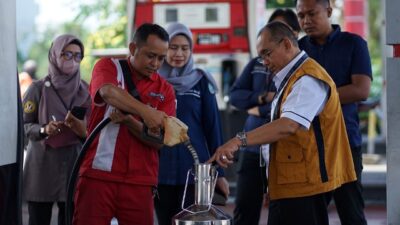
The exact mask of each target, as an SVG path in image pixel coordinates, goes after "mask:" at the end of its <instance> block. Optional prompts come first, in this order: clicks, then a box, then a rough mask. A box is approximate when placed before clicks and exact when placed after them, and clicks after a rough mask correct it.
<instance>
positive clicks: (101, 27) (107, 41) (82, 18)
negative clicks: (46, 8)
mask: <svg viewBox="0 0 400 225" xmlns="http://www.w3.org/2000/svg"><path fill="white" fill-rule="evenodd" d="M126 8H127V1H125V0H96V1H94V2H92V3H82V4H80V5H79V7H78V8H77V9H76V15H75V16H72V17H71V20H70V21H66V22H65V23H63V24H61V25H59V26H57V27H49V28H48V29H47V30H46V31H45V32H44V33H42V34H41V35H40V37H39V38H38V40H37V42H36V43H35V44H34V45H33V47H32V49H31V50H30V53H29V58H31V59H34V60H36V61H37V63H38V65H39V70H38V75H39V77H43V76H45V75H46V74H47V67H48V57H47V55H48V50H49V48H50V45H51V42H52V40H53V39H54V38H55V37H56V36H57V35H59V34H63V33H70V34H73V35H76V36H77V37H79V38H80V39H81V40H82V42H83V44H84V46H85V57H84V59H83V61H82V63H81V74H82V78H83V79H85V80H87V81H88V80H89V79H90V76H91V70H92V68H93V65H94V63H95V61H96V58H95V57H93V56H91V52H92V50H93V49H103V48H122V47H126V43H127V37H126V27H127V22H128V19H127V18H128V16H127V11H126Z"/></svg>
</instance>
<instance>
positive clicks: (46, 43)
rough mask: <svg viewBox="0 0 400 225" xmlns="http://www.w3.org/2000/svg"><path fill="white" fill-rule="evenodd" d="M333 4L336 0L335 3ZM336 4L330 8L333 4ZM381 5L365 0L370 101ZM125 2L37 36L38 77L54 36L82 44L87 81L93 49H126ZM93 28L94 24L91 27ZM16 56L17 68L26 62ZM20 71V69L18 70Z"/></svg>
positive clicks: (378, 79)
mask: <svg viewBox="0 0 400 225" xmlns="http://www.w3.org/2000/svg"><path fill="white" fill-rule="evenodd" d="M335 1H336V0H335ZM335 1H332V2H333V5H335ZM268 2H269V4H275V6H278V5H279V6H282V7H283V6H286V5H288V4H289V5H290V4H291V3H292V0H274V1H267V3H268ZM380 2H381V1H376V0H368V3H369V7H368V8H369V21H368V22H369V23H368V25H369V38H368V46H369V51H370V55H371V61H372V70H373V77H374V80H373V83H372V88H371V94H370V96H371V98H374V99H379V97H380V94H381V90H382V76H381V71H382V58H381V49H380V25H381V23H382V22H381V20H382V15H381V10H380V7H381V5H380ZM87 20H91V21H96V23H95V25H94V26H95V27H87V26H88V23H85V22H86V21H87ZM127 23H128V17H127V1H126V0H97V1H96V2H95V3H92V4H81V5H80V6H79V7H78V9H77V10H76V15H73V17H71V20H70V21H67V22H65V23H64V24H62V25H60V26H59V27H48V29H47V30H46V31H45V32H44V33H42V34H38V36H39V37H38V39H37V42H36V43H34V44H33V47H32V48H31V50H30V52H29V54H28V57H27V59H28V58H30V59H34V60H36V61H37V63H38V65H39V69H38V73H37V75H38V77H43V76H46V75H47V65H48V59H47V52H48V49H49V47H50V44H51V41H52V40H53V38H54V37H55V36H56V35H57V34H62V33H71V34H74V35H76V36H78V37H79V38H80V39H81V40H82V41H83V43H84V45H85V58H84V60H83V61H82V64H81V74H82V77H83V79H85V80H86V81H89V80H90V74H91V70H92V68H93V65H94V63H95V61H96V58H95V57H93V56H91V51H92V50H93V49H104V48H124V47H127V46H126V45H127V38H128V37H127V32H126V31H127ZM90 26H93V23H91V24H90ZM27 59H24V58H22V57H21V56H20V54H18V62H19V68H21V65H22V63H23V62H24V61H25V60H27ZM20 71H21V70H20Z"/></svg>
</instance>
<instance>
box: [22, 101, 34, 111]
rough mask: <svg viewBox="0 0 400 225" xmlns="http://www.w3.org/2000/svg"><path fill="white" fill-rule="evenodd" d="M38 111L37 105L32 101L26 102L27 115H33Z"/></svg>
mask: <svg viewBox="0 0 400 225" xmlns="http://www.w3.org/2000/svg"><path fill="white" fill-rule="evenodd" d="M35 110H36V104H35V103H34V102H32V101H26V102H25V104H24V112H25V113H33V112H34V111H35Z"/></svg>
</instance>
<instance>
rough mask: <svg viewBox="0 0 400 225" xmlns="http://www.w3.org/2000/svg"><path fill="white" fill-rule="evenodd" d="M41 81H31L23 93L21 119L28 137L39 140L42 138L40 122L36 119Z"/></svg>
mask: <svg viewBox="0 0 400 225" xmlns="http://www.w3.org/2000/svg"><path fill="white" fill-rule="evenodd" d="M39 82H41V81H37V82H33V83H32V84H31V85H30V86H29V88H28V90H27V91H26V93H25V95H24V99H23V101H22V104H23V107H24V113H23V119H24V129H25V135H26V137H27V138H28V139H30V140H33V141H39V140H41V139H43V137H42V136H41V135H40V132H39V131H40V128H41V127H42V124H39V121H38V111H39V110H38V108H39V101H40V96H41V85H40V83H39Z"/></svg>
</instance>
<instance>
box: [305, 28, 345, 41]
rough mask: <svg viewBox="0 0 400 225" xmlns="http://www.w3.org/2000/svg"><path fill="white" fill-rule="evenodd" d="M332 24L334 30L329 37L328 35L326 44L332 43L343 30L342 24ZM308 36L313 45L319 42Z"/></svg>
mask: <svg viewBox="0 0 400 225" xmlns="http://www.w3.org/2000/svg"><path fill="white" fill-rule="evenodd" d="M331 26H332V32H331V33H330V34H329V35H328V37H326V42H325V44H327V43H331V42H332V41H333V40H335V38H336V37H337V36H339V34H340V32H341V29H340V26H339V25H338V24H332V25H331ZM307 38H308V40H309V41H310V42H311V43H312V44H313V45H317V43H316V42H315V41H314V39H313V38H311V37H309V36H308V37H307Z"/></svg>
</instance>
